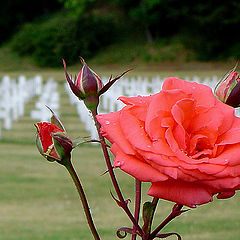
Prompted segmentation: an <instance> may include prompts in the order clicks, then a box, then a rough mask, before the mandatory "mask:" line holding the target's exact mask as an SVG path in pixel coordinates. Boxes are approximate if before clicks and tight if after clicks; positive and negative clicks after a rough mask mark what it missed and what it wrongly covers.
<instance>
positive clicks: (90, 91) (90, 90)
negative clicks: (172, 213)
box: [63, 57, 131, 110]
mask: <svg viewBox="0 0 240 240" xmlns="http://www.w3.org/2000/svg"><path fill="white" fill-rule="evenodd" d="M80 60H81V62H82V64H83V67H82V69H81V71H80V72H79V73H78V76H75V78H74V80H72V79H71V78H70V77H69V75H68V73H67V67H66V62H65V61H64V59H63V66H64V71H65V76H66V79H67V81H68V84H69V86H70V88H71V90H72V92H73V93H74V94H75V95H76V96H77V97H78V98H79V99H80V100H83V101H84V103H85V105H86V106H87V108H88V109H90V110H95V109H96V107H97V106H98V103H99V96H100V95H101V94H103V93H104V92H106V91H107V90H108V89H109V88H110V87H111V86H112V84H113V83H114V82H116V81H117V80H118V79H119V78H121V77H122V76H123V75H124V74H125V73H127V72H128V71H130V70H131V69H129V70H127V71H125V72H123V73H122V74H121V75H119V76H117V77H115V78H114V79H112V78H110V79H109V81H108V83H107V84H106V85H105V86H103V83H102V81H101V79H100V78H99V76H98V75H97V74H96V73H95V72H94V71H92V70H91V69H90V68H89V67H88V66H87V64H86V62H85V61H84V59H83V58H82V57H80Z"/></svg>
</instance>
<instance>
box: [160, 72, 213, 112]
mask: <svg viewBox="0 0 240 240" xmlns="http://www.w3.org/2000/svg"><path fill="white" fill-rule="evenodd" d="M162 89H163V90H173V89H184V92H185V93H186V94H191V95H192V98H193V99H196V100H197V102H196V108H197V109H202V108H207V109H208V108H211V107H213V106H214V105H215V102H216V97H215V96H214V95H213V93H212V89H211V88H210V87H209V86H207V85H203V84H199V83H196V82H188V81H185V80H182V79H177V78H174V77H170V78H166V79H165V81H164V83H163V86H162ZM206 96H207V101H206Z"/></svg>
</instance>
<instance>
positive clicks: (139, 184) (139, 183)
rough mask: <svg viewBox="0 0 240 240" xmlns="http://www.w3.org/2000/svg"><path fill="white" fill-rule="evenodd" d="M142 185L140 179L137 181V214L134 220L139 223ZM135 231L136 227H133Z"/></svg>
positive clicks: (133, 237)
mask: <svg viewBox="0 0 240 240" xmlns="http://www.w3.org/2000/svg"><path fill="white" fill-rule="evenodd" d="M141 190H142V183H141V181H139V180H138V179H135V193H136V195H135V212H134V218H135V219H136V221H137V223H138V220H139V211H140V206H141V193H142V191H141ZM133 229H136V227H135V226H133ZM136 238H137V235H136V234H133V235H132V240H136Z"/></svg>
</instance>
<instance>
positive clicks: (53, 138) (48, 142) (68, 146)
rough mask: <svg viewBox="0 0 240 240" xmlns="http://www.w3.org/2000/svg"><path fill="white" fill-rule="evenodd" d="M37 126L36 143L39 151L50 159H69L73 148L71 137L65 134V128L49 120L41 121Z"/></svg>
mask: <svg viewBox="0 0 240 240" xmlns="http://www.w3.org/2000/svg"><path fill="white" fill-rule="evenodd" d="M35 127H36V128H37V137H36V145H37V148H38V150H39V152H40V153H41V154H42V155H43V156H44V157H45V158H46V159H47V160H48V161H51V162H53V161H58V162H60V161H62V160H69V159H70V154H71V151H72V148H73V143H72V141H71V139H69V138H68V137H66V136H65V135H64V133H65V132H64V130H63V129H61V128H59V127H58V126H57V125H55V124H53V123H48V122H40V123H37V124H36V125H35Z"/></svg>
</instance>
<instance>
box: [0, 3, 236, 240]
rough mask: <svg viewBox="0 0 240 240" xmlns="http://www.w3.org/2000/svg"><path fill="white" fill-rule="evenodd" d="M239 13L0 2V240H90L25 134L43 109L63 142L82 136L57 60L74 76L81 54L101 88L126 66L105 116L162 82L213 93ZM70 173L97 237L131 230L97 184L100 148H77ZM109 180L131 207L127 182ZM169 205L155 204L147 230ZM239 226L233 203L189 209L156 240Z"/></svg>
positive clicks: (84, 124) (231, 55) (204, 237)
mask: <svg viewBox="0 0 240 240" xmlns="http://www.w3.org/2000/svg"><path fill="white" fill-rule="evenodd" d="M239 13H240V1H239V0H231V1H229V0H222V1H219V0H208V1H205V0H201V1H199V0H196V1H192V0H191V1H190V0H182V1H179V0H41V1H38V0H36V1H32V0H8V1H2V2H1V8H0V164H1V168H0V240H32V239H34V240H77V239H78V240H79V239H81V240H89V239H92V236H91V233H90V231H89V228H88V226H87V224H86V220H85V217H84V214H83V211H82V208H81V205H80V204H79V200H78V195H77V193H76V191H75V188H74V186H73V183H72V181H71V179H70V178H69V176H68V174H67V172H66V171H65V169H64V168H63V167H61V166H60V165H57V164H56V163H49V162H47V161H46V160H45V159H44V158H43V157H42V156H40V154H39V153H38V151H37V148H36V146H35V143H34V142H35V131H36V130H35V128H34V126H33V124H34V123H36V122H37V121H42V120H44V118H45V117H46V116H47V118H48V111H47V113H46V107H45V105H48V106H50V107H51V108H52V109H53V110H54V111H56V112H57V113H58V114H59V116H60V118H61V121H62V122H63V124H64V125H65V128H66V130H67V132H68V136H69V137H71V138H76V137H86V136H89V134H90V133H89V131H87V128H89V123H90V122H91V117H90V119H89V118H88V119H87V120H83V115H84V116H85V115H86V114H85V113H83V112H82V111H81V109H82V108H81V106H80V103H81V102H79V101H78V100H77V98H75V97H74V96H71V93H69V91H68V90H67V87H66V85H65V83H66V80H65V77H64V72H63V68H62V58H64V59H65V60H66V62H67V66H68V67H69V68H68V71H69V73H70V74H73V75H74V74H77V73H78V72H79V71H80V69H81V64H80V61H79V56H82V57H83V58H84V59H85V60H86V61H87V63H88V65H89V66H90V67H91V68H92V69H93V70H94V71H95V72H96V73H97V74H98V75H99V76H101V78H102V79H105V81H106V79H108V78H109V76H110V74H113V75H114V76H116V75H117V74H120V73H121V72H123V71H124V70H126V69H128V68H134V70H133V71H131V72H130V73H128V74H127V75H126V77H125V79H122V80H121V81H119V82H118V83H116V84H114V86H116V87H115V88H114V89H115V90H114V91H113V92H112V93H111V92H110V91H109V94H105V96H106V99H107V101H106V102H110V105H108V107H109V109H105V110H106V112H109V111H112V110H116V109H115V105H113V104H112V102H113V101H116V99H117V98H118V96H119V94H123V93H126V92H128V93H129V95H134V96H136V95H137V94H142V92H141V91H144V94H150V93H152V92H156V91H159V90H160V89H161V83H162V80H163V79H164V78H165V77H168V76H178V77H181V78H184V79H186V80H187V79H188V80H194V81H198V82H204V83H206V84H209V85H210V86H211V87H213V88H214V86H215V84H216V82H217V81H218V80H219V78H220V77H221V76H222V75H223V74H224V73H225V72H226V71H228V70H230V69H231V68H232V67H233V66H234V65H235V62H236V61H237V59H239V58H240V41H239V35H240V32H239V25H240V14H239ZM126 86H127V87H126ZM122 88H124V91H122V92H121V89H122ZM149 89H151V91H152V92H149ZM113 99H114V100H113ZM118 106H119V105H117V107H118ZM113 108H114V109H113ZM73 164H74V166H75V168H76V170H77V172H78V174H79V176H80V179H81V181H82V184H83V186H84V189H85V191H86V194H87V197H88V200H89V203H90V206H91V212H92V214H93V217H94V219H95V222H96V226H97V229H98V230H99V232H100V235H101V238H102V239H104V240H113V239H117V237H116V235H115V233H116V230H117V229H118V228H119V227H123V226H131V223H130V222H129V221H128V218H127V217H126V216H125V215H124V214H123V212H122V211H121V209H119V207H118V206H117V205H116V203H115V202H114V200H113V199H112V197H111V196H110V193H109V192H110V190H111V191H112V192H114V190H113V187H112V184H111V182H110V181H109V177H108V175H107V174H105V175H102V174H103V173H104V172H105V171H106V166H105V163H104V161H103V157H102V153H101V150H100V148H99V147H98V146H97V145H91V144H84V145H81V146H80V147H79V148H78V149H76V150H75V151H74V152H73ZM115 172H116V174H117V176H118V178H119V181H120V183H121V186H122V189H123V192H124V196H125V198H126V199H128V198H130V199H131V200H132V203H129V207H130V208H131V209H133V207H134V204H133V203H134V195H133V190H134V180H133V179H132V178H131V177H130V176H128V175H126V174H124V173H123V172H121V171H120V170H119V169H115ZM148 187H149V184H143V188H144V190H143V195H144V198H143V201H147V200H148V201H149V200H151V198H150V197H149V196H147V194H146V192H147V189H148ZM172 206H173V203H171V202H167V201H163V200H161V201H160V203H159V209H158V211H157V214H156V217H155V221H154V226H157V225H158V223H160V222H161V220H163V219H164V218H165V217H166V216H167V215H168V214H169V212H170V211H171V207H172ZM239 216H240V204H239V193H238V194H236V195H235V196H234V197H233V198H231V199H227V200H215V201H213V202H212V203H209V204H206V205H203V206H200V207H198V208H197V209H194V210H191V211H188V212H187V213H185V214H184V215H182V216H180V217H179V218H177V219H176V220H175V221H173V222H172V223H171V224H169V225H168V226H167V228H166V229H164V232H173V231H176V232H178V233H180V234H181V235H182V237H183V239H184V240H236V239H239V236H240V217H239ZM141 224H142V222H141ZM126 239H130V237H127V238H126ZM168 239H169V240H173V239H176V238H175V237H169V238H168Z"/></svg>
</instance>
